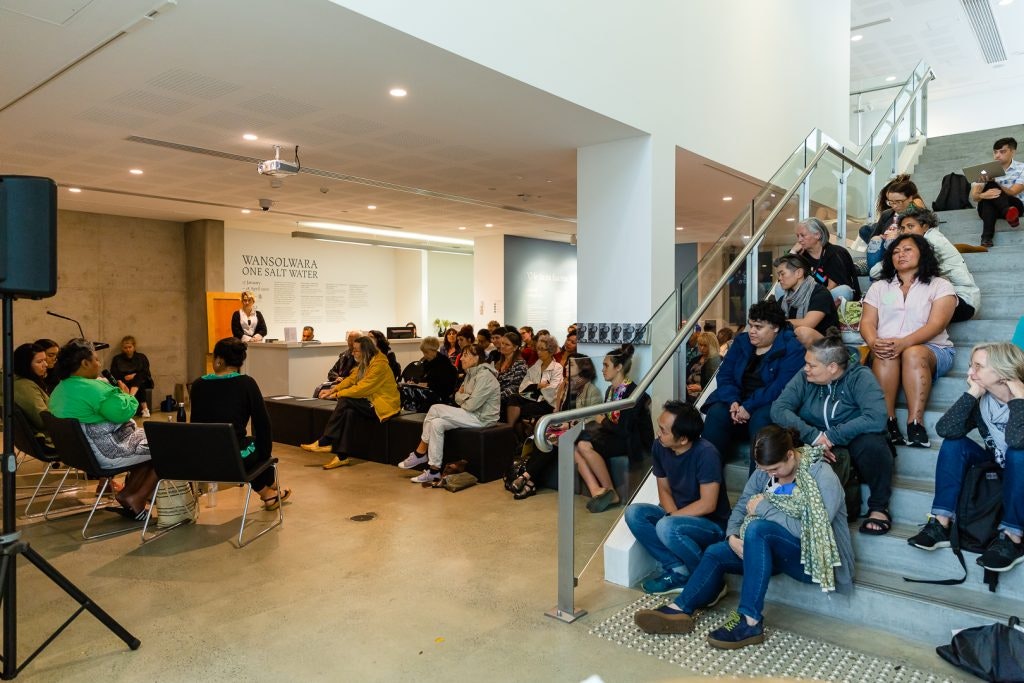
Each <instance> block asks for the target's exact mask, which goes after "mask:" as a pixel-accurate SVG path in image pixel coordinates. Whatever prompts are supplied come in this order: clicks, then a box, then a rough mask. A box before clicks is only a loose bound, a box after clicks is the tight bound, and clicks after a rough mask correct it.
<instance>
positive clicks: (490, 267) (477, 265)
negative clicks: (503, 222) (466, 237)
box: [459, 235, 521, 330]
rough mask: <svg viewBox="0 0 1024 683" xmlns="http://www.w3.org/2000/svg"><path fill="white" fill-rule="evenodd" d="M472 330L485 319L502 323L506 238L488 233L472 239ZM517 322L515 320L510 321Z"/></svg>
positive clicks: (481, 324) (485, 324)
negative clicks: (485, 235)
mask: <svg viewBox="0 0 1024 683" xmlns="http://www.w3.org/2000/svg"><path fill="white" fill-rule="evenodd" d="M472 306H473V310H472V318H471V319H470V320H468V321H462V320H460V321H459V322H470V323H472V325H473V329H477V330H478V329H480V327H481V326H483V327H486V326H487V321H488V320H497V321H498V322H501V323H504V322H505V237H504V236H503V235H489V236H487V237H477V238H475V239H474V240H473V302H472ZM511 322H513V323H515V324H516V325H519V324H521V323H518V322H516V321H511Z"/></svg>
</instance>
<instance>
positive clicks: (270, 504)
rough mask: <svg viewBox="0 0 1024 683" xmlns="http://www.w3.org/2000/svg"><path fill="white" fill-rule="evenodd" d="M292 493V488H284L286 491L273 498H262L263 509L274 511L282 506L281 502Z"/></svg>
mask: <svg viewBox="0 0 1024 683" xmlns="http://www.w3.org/2000/svg"><path fill="white" fill-rule="evenodd" d="M291 495H292V490H291V489H284V492H283V493H281V494H280V495H277V496H274V497H272V498H264V499H262V500H263V509H264V510H266V511H267V512H273V511H274V510H276V509H277V508H279V507H281V503H283V502H285V501H286V500H288V499H289V498H291Z"/></svg>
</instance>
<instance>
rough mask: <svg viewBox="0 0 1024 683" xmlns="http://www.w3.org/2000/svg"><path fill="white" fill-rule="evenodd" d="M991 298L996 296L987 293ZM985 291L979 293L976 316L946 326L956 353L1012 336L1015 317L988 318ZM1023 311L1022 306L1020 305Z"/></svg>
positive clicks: (965, 351)
mask: <svg viewBox="0 0 1024 683" xmlns="http://www.w3.org/2000/svg"><path fill="white" fill-rule="evenodd" d="M988 296H991V297H992V298H993V299H997V298H998V297H997V296H995V295H993V294H991V293H989V294H988ZM985 297H986V293H985V291H984V290H982V293H981V311H980V312H979V315H978V317H976V318H974V319H972V320H966V321H964V322H962V323H954V324H952V325H950V326H949V327H948V328H947V332H948V333H949V338H950V339H952V340H953V343H954V344H956V347H957V355H960V354H961V353H966V354H970V352H971V347H972V346H973V345H975V344H979V343H981V342H986V341H992V340H997V341H1006V340H1009V339H1010V338H1012V337H1013V333H1014V331H1015V330H1016V329H1017V322H1018V319H1017V318H990V317H988V316H987V314H986V311H985V302H986V301H987V299H986V298H985ZM1021 309H1022V310H1021V313H1024V306H1022V307H1021Z"/></svg>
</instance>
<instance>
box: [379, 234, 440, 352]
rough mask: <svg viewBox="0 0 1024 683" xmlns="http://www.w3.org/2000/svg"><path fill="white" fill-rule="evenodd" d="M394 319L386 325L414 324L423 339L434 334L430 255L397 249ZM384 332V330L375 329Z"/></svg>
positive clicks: (381, 328) (423, 252) (395, 250)
mask: <svg viewBox="0 0 1024 683" xmlns="http://www.w3.org/2000/svg"><path fill="white" fill-rule="evenodd" d="M392 251H394V252H395V256H394V258H395V318H394V320H392V321H391V322H389V323H387V325H404V324H406V323H409V322H411V323H414V324H415V325H416V331H417V333H418V334H420V335H421V336H426V335H428V334H433V331H432V330H433V326H432V325H428V324H427V252H425V251H423V250H415V251H408V250H405V249H394V250H392ZM374 329H379V330H381V331H384V327H376V328H374Z"/></svg>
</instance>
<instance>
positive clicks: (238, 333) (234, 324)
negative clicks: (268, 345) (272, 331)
mask: <svg viewBox="0 0 1024 683" xmlns="http://www.w3.org/2000/svg"><path fill="white" fill-rule="evenodd" d="M231 334H232V336H234V338H235V339H240V340H241V341H244V342H261V341H263V338H264V337H266V336H267V321H266V320H264V319H263V314H262V313H260V312H259V311H257V310H256V295H255V294H254V293H253V292H250V291H245V292H242V307H241V308H240V309H238V310H237V311H235V312H234V313H232V314H231Z"/></svg>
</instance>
